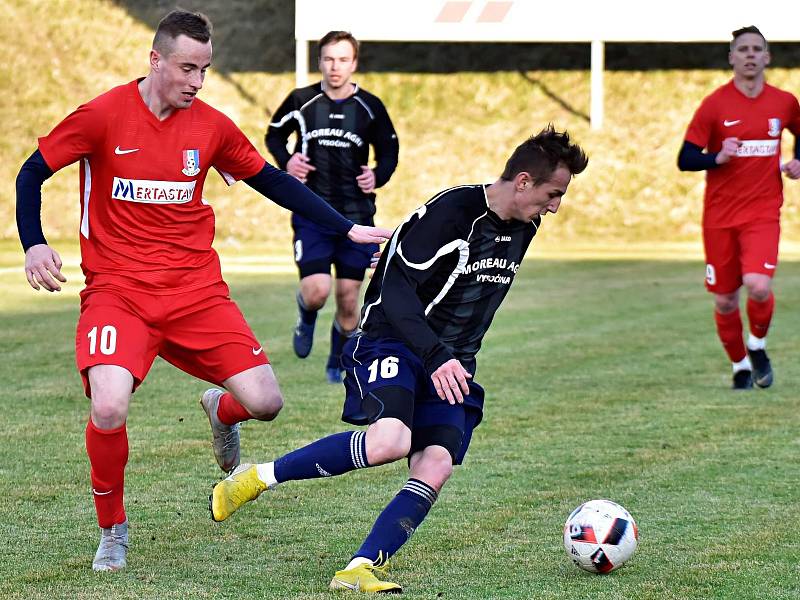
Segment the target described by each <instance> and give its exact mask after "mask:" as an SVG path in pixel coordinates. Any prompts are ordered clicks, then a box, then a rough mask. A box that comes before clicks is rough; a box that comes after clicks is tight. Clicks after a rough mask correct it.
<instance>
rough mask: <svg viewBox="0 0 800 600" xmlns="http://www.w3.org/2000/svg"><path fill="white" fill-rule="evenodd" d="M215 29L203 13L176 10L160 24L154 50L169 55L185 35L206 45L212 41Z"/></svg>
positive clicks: (154, 38) (154, 40)
mask: <svg viewBox="0 0 800 600" xmlns="http://www.w3.org/2000/svg"><path fill="white" fill-rule="evenodd" d="M213 29H214V26H213V25H212V24H211V20H210V19H209V18H208V17H207V16H205V15H204V14H203V13H199V12H198V13H192V12H188V11H185V10H181V9H176V10H173V11H172V12H170V13H169V14H168V15H167V16H165V17H164V18H163V19H161V21H160V22H159V24H158V27H157V28H156V35H155V37H153V48H155V49H156V50H158V51H159V52H160V53H162V54H165V55H166V54H169V53H170V52H171V51H172V45H173V42H174V41H175V40H176V39H177V37H178V36H179V35H185V36H186V37H188V38H191V39H193V40H197V41H198V42H201V43H203V44H205V43H207V42H208V41H209V40H211V32H212V30H213Z"/></svg>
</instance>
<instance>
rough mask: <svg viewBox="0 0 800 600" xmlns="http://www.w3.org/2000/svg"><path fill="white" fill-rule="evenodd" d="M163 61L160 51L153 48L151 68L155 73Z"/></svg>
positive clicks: (151, 51)
mask: <svg viewBox="0 0 800 600" xmlns="http://www.w3.org/2000/svg"><path fill="white" fill-rule="evenodd" d="M160 61H161V55H160V54H159V53H158V50H156V49H155V48H153V49H152V50H150V68H151V69H153V70H154V71H158V63H159V62H160Z"/></svg>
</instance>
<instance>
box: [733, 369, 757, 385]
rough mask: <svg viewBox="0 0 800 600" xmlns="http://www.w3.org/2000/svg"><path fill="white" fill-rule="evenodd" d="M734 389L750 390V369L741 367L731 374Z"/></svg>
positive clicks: (751, 383) (751, 375)
mask: <svg viewBox="0 0 800 600" xmlns="http://www.w3.org/2000/svg"><path fill="white" fill-rule="evenodd" d="M732 388H733V389H734V390H750V389H752V388H753V374H752V373H751V371H750V369H742V370H740V371H736V373H734V374H733V386H732Z"/></svg>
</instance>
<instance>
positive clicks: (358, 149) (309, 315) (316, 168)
mask: <svg viewBox="0 0 800 600" xmlns="http://www.w3.org/2000/svg"><path fill="white" fill-rule="evenodd" d="M357 65H358V41H356V39H355V38H354V37H353V36H352V35H350V34H349V33H348V32H346V31H331V32H328V33H327V34H325V36H324V37H323V38H322V39H321V40H320V41H319V68H320V71H322V81H320V82H319V83H316V84H314V85H311V86H308V87H304V88H299V89H295V90H293V91H292V93H291V94H289V96H288V97H287V98H286V100H284V102H283V104H281V106H280V107H279V108H278V110H277V112H276V113H275V115H274V117H273V120H272V123H270V125H269V127H268V128H267V135H266V143H267V147H268V148H269V151H270V152H271V153H272V155H273V156H274V157H275V159H276V161H277V162H278V165H280V167H281V168H282V169H285V170H286V171H288V172H289V173H290V174H291V175H294V176H295V177H297V178H298V179H299V180H300V181H302V182H303V183H305V184H306V185H308V187H310V188H311V189H312V190H314V191H315V192H316V193H317V194H319V195H320V196H322V197H323V198H325V199H326V200H327V201H328V202H329V203H330V204H331V206H333V207H334V208H335V209H336V210H338V211H339V212H340V213H341V214H342V215H344V216H346V217H348V218H349V219H351V220H352V221H353V222H354V223H359V224H362V225H363V224H370V225H372V224H373V215H374V214H375V189H376V188H379V187H381V186H382V185H384V184H386V182H387V181H389V178H390V177H391V176H392V173H393V172H394V170H395V169H396V168H397V155H398V152H399V147H398V142H397V134H396V133H395V130H394V126H393V125H392V121H391V119H390V118H389V114H388V113H387V112H386V108H384V106H383V103H382V102H381V101H380V100H379V99H378V98H377V97H376V96H374V95H372V94H370V93H369V92H367V91H365V90H362V89H361V88H359V87H358V85H356V84H355V83H353V82H352V81H350V78H351V76H352V74H353V72H355V70H356V67H357ZM292 133H295V134H296V136H297V140H296V143H295V148H294V153H293V154H292V155H289V152H288V150H287V149H286V143H287V140H288V139H289V136H290V135H291V134H292ZM370 145H372V146H373V148H374V150H375V162H376V165H375V168H374V169H372V168H370V167H369V166H368V164H367V163H368V162H369V147H370ZM292 228H293V230H294V258H295V262H296V263H297V267H298V269H299V271H300V291H299V292H298V294H297V305H298V309H299V311H300V315H299V318H298V320H297V326H296V327H295V332H294V340H293V342H294V351H295V354H297V356H299V357H300V358H305V357H307V356H308V355H309V353H310V352H311V346H312V343H313V339H314V324H315V323H316V319H317V311H318V310H319V309H320V308H322V306H323V305H324V304H325V301H326V300H327V299H328V295H329V294H330V291H331V274H330V273H331V265H332V264H333V265H335V266H336V314H335V316H334V319H333V325H332V326H331V351H330V355H329V357H328V363H327V366H326V370H325V371H326V376H327V378H328V381H330V382H331V383H340V382H341V380H342V378H341V368H340V364H339V357H340V355H341V352H342V346H343V345H344V342H345V341H346V340H347V338H348V337H349V336H350V335H351V334H352V332H353V331H354V330H355V328H356V325H357V324H358V293H359V290H360V288H361V282H362V281H363V279H364V271H365V270H366V269H367V267H368V266H369V264H370V258H371V256H372V254H373V252H375V251H376V250H377V246H373V247H369V246H363V245H359V244H354V243H352V242H350V241H349V240H348V239H347V237H346V236H343V235H340V234H338V233H336V232H333V231H330V230H327V229H324V228H321V227H319V226H318V225H316V224H315V223H312V222H311V221H309V220H308V219H305V218H303V217H301V216H299V215H297V214H294V215H292Z"/></svg>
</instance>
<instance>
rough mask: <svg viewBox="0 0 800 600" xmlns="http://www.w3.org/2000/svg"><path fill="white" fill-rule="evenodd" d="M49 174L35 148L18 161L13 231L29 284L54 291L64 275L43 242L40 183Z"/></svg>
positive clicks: (64, 280) (59, 260)
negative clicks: (15, 228) (20, 245)
mask: <svg viewBox="0 0 800 600" xmlns="http://www.w3.org/2000/svg"><path fill="white" fill-rule="evenodd" d="M52 174H53V171H52V170H51V169H50V167H49V166H48V165H47V163H46V162H45V160H44V157H43V156H42V153H41V152H39V150H38V149H37V150H36V151H35V152H34V153H33V154H31V156H30V157H29V158H28V160H26V161H25V163H24V164H23V165H22V168H21V169H20V171H19V175H17V231H18V232H19V239H20V242H22V248H23V250H25V277H26V278H27V279H28V283H29V284H30V286H31V287H32V288H33V289H35V290H38V289H39V288H40V287H43V288H44V289H46V290H47V291H48V292H58V291H61V286H60V285H58V282H59V281H60V282H62V283H64V282H66V281H67V279H66V277H64V275H63V274H62V273H61V265H62V263H61V257H60V256H59V255H58V253H57V252H56V251H55V250H53V249H52V248H50V246H48V245H47V240H46V239H45V237H44V231H42V217H41V210H42V184H43V183H44V182H45V181H46V180H47V179H48V178H49V177H50V176H51V175H52Z"/></svg>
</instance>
